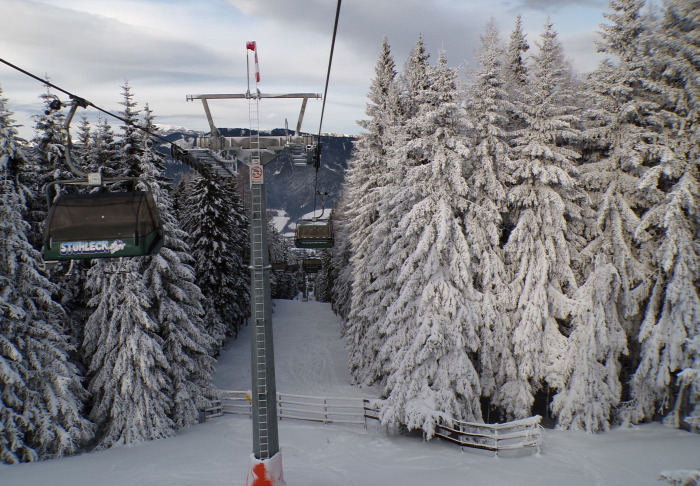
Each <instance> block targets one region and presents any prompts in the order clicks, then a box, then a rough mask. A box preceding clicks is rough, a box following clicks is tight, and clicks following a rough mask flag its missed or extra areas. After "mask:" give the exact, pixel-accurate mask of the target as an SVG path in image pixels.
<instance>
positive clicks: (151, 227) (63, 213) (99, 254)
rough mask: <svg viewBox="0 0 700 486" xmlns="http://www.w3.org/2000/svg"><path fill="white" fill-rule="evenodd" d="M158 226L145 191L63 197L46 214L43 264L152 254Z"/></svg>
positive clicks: (157, 245)
mask: <svg viewBox="0 0 700 486" xmlns="http://www.w3.org/2000/svg"><path fill="white" fill-rule="evenodd" d="M162 246H163V227H162V223H161V220H160V217H159V216H158V212H157V209H156V205H155V201H154V199H153V195H152V194H151V193H150V192H148V191H129V192H100V193H94V194H64V195H62V196H60V197H59V198H58V199H57V200H56V202H55V203H54V204H53V205H52V206H51V209H50V210H49V214H48V218H47V221H46V230H45V231H44V246H43V251H42V253H43V256H44V260H47V261H50V260H77V259H85V258H118V257H132V256H142V255H154V254H156V253H158V251H159V250H160V248H161V247H162Z"/></svg>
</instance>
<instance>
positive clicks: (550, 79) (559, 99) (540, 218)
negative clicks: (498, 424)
mask: <svg viewBox="0 0 700 486" xmlns="http://www.w3.org/2000/svg"><path fill="white" fill-rule="evenodd" d="M539 47H540V50H539V53H538V55H537V56H535V57H534V61H535V64H534V69H533V73H532V74H533V77H532V80H531V84H530V85H529V86H528V89H527V90H526V96H525V98H524V102H523V103H518V105H519V107H518V110H519V111H520V112H521V113H522V115H523V120H524V122H525V123H526V126H525V128H523V129H522V130H519V131H518V133H517V137H516V138H515V139H514V147H513V150H514V154H515V156H514V162H515V164H516V165H517V167H518V168H517V169H516V170H515V172H514V173H513V177H514V180H515V185H514V186H513V187H512V189H511V190H510V192H509V196H508V197H509V202H510V204H511V207H512V208H513V211H514V216H515V219H514V221H515V223H516V224H515V228H514V229H513V231H512V232H511V233H510V235H509V237H508V241H507V243H506V245H505V248H504V249H505V254H506V261H507V264H508V266H509V272H510V274H511V275H512V276H513V281H512V282H511V286H510V290H511V292H512V295H513V301H514V302H515V310H514V312H513V313H512V315H511V318H512V319H513V322H514V323H516V326H515V329H514V331H513V335H512V340H513V355H514V356H515V363H516V369H517V378H516V379H515V380H512V381H509V382H508V383H506V384H505V385H504V387H503V396H504V399H503V400H502V403H503V404H504V406H505V408H506V410H505V411H506V413H507V414H508V416H510V417H516V418H522V417H526V416H529V414H530V410H531V407H532V405H533V403H534V394H535V392H536V391H537V390H538V389H539V388H540V387H541V386H542V380H543V379H544V378H545V377H546V376H547V375H549V374H552V373H555V374H556V373H557V372H558V370H556V369H552V368H550V367H549V366H548V365H549V364H551V363H552V361H553V359H554V358H555V357H556V356H558V355H559V354H560V353H561V352H562V350H563V347H564V345H565V340H564V335H562V333H561V332H560V330H559V324H558V322H557V320H556V319H557V318H566V316H567V315H568V314H569V312H570V310H571V306H570V301H569V300H568V298H567V297H571V296H572V295H573V292H575V290H576V288H577V282H576V278H575V272H574V270H573V268H572V266H571V265H572V263H571V262H572V256H571V254H572V251H574V250H575V248H576V245H578V244H580V242H579V241H576V240H574V241H572V240H573V239H574V238H576V235H575V233H574V232H573V231H570V229H569V226H570V224H569V222H570V221H572V220H576V219H579V220H580V219H581V214H580V208H579V205H578V203H577V201H578V200H580V197H581V196H580V192H579V190H578V187H577V183H576V179H575V166H574V162H575V160H576V159H577V158H578V157H579V154H578V153H577V152H576V151H575V150H574V149H572V148H571V143H573V142H575V141H577V140H579V139H580V138H581V135H580V131H579V130H578V128H577V124H578V118H577V116H576V108H575V106H573V103H572V99H571V98H572V96H573V93H572V91H571V89H570V83H569V80H570V74H569V72H568V70H567V66H566V64H565V63H564V59H563V52H562V47H561V44H560V43H559V41H558V40H557V38H556V33H555V32H554V31H553V29H552V24H551V23H550V22H548V23H547V24H545V31H544V33H543V34H542V41H541V44H540V46H539ZM550 379H551V376H550ZM506 397H507V398H506Z"/></svg>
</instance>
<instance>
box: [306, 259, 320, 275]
mask: <svg viewBox="0 0 700 486" xmlns="http://www.w3.org/2000/svg"><path fill="white" fill-rule="evenodd" d="M301 268H302V269H303V270H304V272H306V273H318V271H319V270H321V259H320V258H304V259H303V260H302V262H301Z"/></svg>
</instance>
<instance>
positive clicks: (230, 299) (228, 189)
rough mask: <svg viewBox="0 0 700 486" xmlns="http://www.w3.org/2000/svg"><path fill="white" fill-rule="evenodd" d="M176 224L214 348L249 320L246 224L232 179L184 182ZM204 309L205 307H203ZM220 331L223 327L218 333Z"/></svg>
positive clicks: (201, 176) (205, 176) (201, 177)
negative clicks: (208, 311)
mask: <svg viewBox="0 0 700 486" xmlns="http://www.w3.org/2000/svg"><path fill="white" fill-rule="evenodd" d="M189 183H190V187H188V189H187V190H186V193H185V194H186V197H187V199H186V200H185V201H184V204H183V206H182V215H181V222H182V228H183V230H184V231H185V232H186V233H187V234H188V235H189V237H188V244H189V246H190V248H191V251H192V256H193V257H194V268H195V273H196V275H197V280H196V283H197V285H198V286H199V288H200V289H201V290H202V293H203V294H204V296H205V298H207V299H208V300H209V301H210V303H211V307H212V310H213V311H215V312H214V313H213V314H210V315H209V316H208V317H205V321H206V322H207V328H208V331H209V333H210V334H211V335H212V337H214V339H215V341H216V342H217V346H221V344H222V343H223V340H224V338H225V336H226V335H227V334H228V335H235V334H236V333H237V332H238V327H239V326H240V324H241V322H243V320H244V319H245V318H246V317H247V316H248V315H249V303H250V298H249V294H248V288H249V284H248V282H249V279H250V276H249V273H248V267H247V262H244V252H245V249H246V248H247V247H248V245H249V243H248V241H249V240H248V218H247V216H246V215H245V213H244V210H243V205H242V204H241V200H240V197H239V195H238V193H237V191H236V183H235V180H234V179H217V178H216V177H215V176H213V175H212V174H200V173H196V174H194V175H193V176H192V178H191V179H190V181H189ZM205 306H206V304H205ZM222 325H223V327H221V326H222Z"/></svg>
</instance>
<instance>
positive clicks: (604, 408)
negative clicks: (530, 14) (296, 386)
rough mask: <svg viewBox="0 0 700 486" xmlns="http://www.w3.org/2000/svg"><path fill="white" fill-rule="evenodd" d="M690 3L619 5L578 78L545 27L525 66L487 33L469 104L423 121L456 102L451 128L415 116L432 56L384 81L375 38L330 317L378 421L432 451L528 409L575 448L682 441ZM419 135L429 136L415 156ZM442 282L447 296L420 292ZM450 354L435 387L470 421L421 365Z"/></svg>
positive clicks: (689, 376) (516, 51) (693, 281)
mask: <svg viewBox="0 0 700 486" xmlns="http://www.w3.org/2000/svg"><path fill="white" fill-rule="evenodd" d="M691 4H692V2H684V1H668V2H666V3H665V4H664V7H663V9H662V11H661V12H658V13H657V14H654V13H653V11H652V10H649V9H648V8H647V6H646V5H645V2H643V1H641V0H634V1H633V0H629V1H627V0H620V1H618V0H613V1H612V2H611V3H610V9H609V12H608V13H606V18H607V19H608V20H609V21H610V24H607V25H604V26H603V27H602V29H603V30H602V32H601V38H600V41H599V48H600V50H601V52H603V53H604V54H605V55H606V56H607V58H606V59H605V60H604V61H603V62H601V64H600V66H599V67H598V68H597V69H596V70H595V71H594V72H592V73H590V74H589V75H587V76H585V77H576V76H575V75H574V74H573V73H572V72H571V70H570V68H569V66H568V63H567V61H566V53H565V52H564V50H563V47H562V45H561V44H560V43H559V41H558V40H557V33H556V31H555V30H554V26H553V25H552V24H551V23H550V22H548V23H546V24H545V26H544V28H543V33H542V35H541V38H540V40H539V41H537V42H536V44H537V53H536V54H533V55H532V56H530V57H525V54H526V52H527V51H528V49H529V44H528V41H527V39H526V38H525V36H524V34H523V32H522V27H521V23H520V18H518V19H517V20H516V25H515V28H514V30H513V32H512V34H511V36H510V42H509V43H508V44H506V43H505V42H503V41H501V40H500V36H499V34H498V32H497V30H496V28H495V26H494V25H493V24H490V25H488V26H487V27H486V30H485V33H484V34H483V35H482V37H481V44H480V47H479V50H478V52H477V55H476V59H477V63H478V64H477V65H476V66H473V67H470V69H469V73H468V76H467V79H466V80H465V81H464V83H463V85H464V89H463V90H462V91H461V92H460V94H459V95H456V98H453V97H450V96H444V97H443V98H441V101H440V103H439V105H440V107H441V108H443V109H445V108H446V107H447V106H449V104H450V100H451V99H456V100H457V102H456V105H457V106H461V107H462V108H463V113H462V118H463V121H461V122H459V123H457V122H455V121H454V120H455V118H454V117H450V116H448V115H447V113H445V112H442V113H439V112H438V110H437V109H433V111H432V112H431V113H430V116H428V117H426V115H425V113H426V112H425V110H426V108H422V109H421V108H420V106H421V103H426V105H425V106H429V103H430V102H429V101H428V97H429V95H428V94H427V93H430V92H437V91H439V90H440V86H442V85H443V84H442V83H444V78H441V76H440V74H439V73H440V64H441V62H442V57H440V59H439V60H438V63H437V64H436V66H434V67H433V66H429V65H428V63H427V59H428V55H427V54H426V53H425V52H424V51H423V50H422V38H419V42H418V44H417V46H416V47H414V50H413V51H412V54H411V56H410V57H409V59H408V61H407V63H406V67H405V69H404V73H403V74H402V75H401V76H397V75H396V72H395V70H394V62H393V58H392V56H391V52H390V49H389V45H388V41H387V40H386V39H385V40H384V44H383V46H382V48H381V53H380V57H379V60H378V62H377V68H376V69H375V77H374V79H373V81H372V84H371V88H370V92H369V94H368V103H367V110H366V113H367V115H368V117H369V118H368V119H367V120H365V121H363V122H362V123H363V126H364V127H365V128H366V129H367V132H366V133H363V134H362V135H361V136H360V138H359V140H358V143H357V145H356V148H355V151H354V153H353V158H352V159H351V161H350V163H349V167H348V172H347V177H346V181H345V186H344V194H343V195H342V197H341V200H340V201H341V206H340V211H338V212H337V214H336V216H335V217H336V227H337V229H338V232H337V235H338V242H337V244H336V248H335V250H334V251H335V253H336V256H335V257H334V260H333V261H334V262H339V263H341V264H343V265H346V266H347V269H343V270H340V271H338V272H336V274H335V278H336V280H335V282H334V284H333V285H334V286H333V289H334V294H333V296H332V301H333V302H334V308H335V309H336V312H338V314H339V315H340V316H341V317H343V319H344V320H345V322H346V327H345V330H344V332H345V334H346V337H347V339H348V346H349V350H350V368H351V371H352V372H353V376H354V377H355V380H356V381H357V382H358V383H364V384H371V383H378V384H380V385H381V386H383V387H384V390H385V391H384V394H385V401H384V403H383V406H382V416H383V417H384V420H385V423H387V424H390V423H394V422H400V423H401V424H402V425H404V426H407V427H409V428H416V429H423V431H424V432H425V433H426V435H427V436H430V435H431V431H432V427H434V425H435V423H436V421H439V420H444V416H446V415H449V416H452V417H474V418H475V419H476V420H487V419H490V420H493V419H494V418H496V419H497V420H498V419H511V418H519V417H526V416H529V415H531V414H533V413H540V414H543V415H546V416H547V417H549V418H551V420H552V421H553V423H554V424H555V425H556V426H558V427H561V428H572V429H582V430H586V431H588V432H595V431H599V430H607V429H609V428H610V427H611V426H612V425H614V424H621V423H636V422H641V421H648V420H657V419H659V418H661V417H666V423H668V424H669V425H672V426H676V427H678V426H685V427H687V428H695V429H697V425H698V420H699V419H698V413H699V412H700V406H699V405H698V399H699V398H700V396H699V395H698V390H699V384H698V371H697V366H698V365H697V363H698V345H697V343H698V331H699V330H700V328H699V326H700V314H699V313H698V302H699V300H698V277H699V276H700V273H699V272H698V249H699V248H700V243H699V241H698V234H699V226H698V224H699V222H700V218H698V211H697V208H698V207H699V203H700V191H699V186H698V151H697V147H698V144H697V137H698V130H699V129H698V122H697V120H698V109H699V108H700V105H698V102H697V101H698V96H697V93H698V92H700V91H699V90H698V85H697V76H696V74H697V59H698V51H697V45H698V44H697V32H698V28H699V27H700V24H699V23H698V20H699V18H698V15H697V12H698V9H697V6H696V8H693V7H692V6H691ZM691 11H692V12H693V13H691ZM671 46H673V47H671ZM674 51H675V52H676V53H678V52H680V53H682V55H674ZM443 55H444V54H441V56H443ZM691 66H692V67H691ZM693 70H694V71H693ZM452 96H455V95H452ZM584 100H585V102H584ZM377 107H381V108H382V109H377ZM394 107H396V108H394ZM435 121H438V122H439V125H438V127H439V128H438V129H431V128H430V127H431V123H435ZM431 130H435V133H436V135H438V136H437V137H436V138H435V139H433V140H432V141H431V142H430V143H422V142H421V137H425V136H426V135H428V134H430V133H431ZM458 147H460V148H459V149H458V150H455V148H458ZM421 160H423V161H424V162H421ZM440 160H445V161H446V162H444V164H446V165H445V167H447V166H449V164H454V166H455V167H458V169H457V170H456V171H455V172H454V173H452V174H451V175H449V176H447V179H442V178H441V177H443V176H442V175H441V173H440V172H438V171H436V170H435V169H433V167H435V164H438V163H440ZM416 168H417V169H418V170H417V169H416ZM426 187H431V188H433V187H440V188H445V189H446V190H447V195H448V196H449V198H448V199H446V200H447V201H449V203H450V204H451V206H450V207H451V208H452V209H451V210H450V212H449V213H448V212H443V213H439V214H438V213H436V212H435V211H438V209H439V207H440V204H441V203H440V202H439V201H440V199H434V200H432V201H431V202H430V203H428V204H427V205H425V207H424V206H423V204H425V203H423V202H422V201H424V197H425V194H426V193H425V191H426V189H425V188H426ZM447 188H449V189H447ZM375 194H376V195H375ZM460 201H462V202H460ZM446 214H451V215H452V216H451V218H454V219H452V220H451V219H446V218H445V215H446ZM448 221H454V222H452V223H448ZM436 224H439V225H440V226H438V227H437V228H435V226H434V225H436ZM450 225H456V226H450ZM450 227H452V228H454V229H453V230H452V231H456V232H454V233H452V234H451V236H450V238H449V240H450V243H449V245H448V246H447V247H446V248H444V249H442V250H440V245H441V241H442V240H441V238H440V234H441V233H440V232H442V231H446V230H447V229H448V228H450ZM431 228H435V230H434V232H433V233H432V234H430V236H425V234H426V232H430V229H431ZM421 235H423V236H421ZM421 238H422V239H421ZM412 240H413V241H415V242H417V243H409V242H410V241H412ZM418 242H419V243H418ZM426 251H437V252H438V253H437V255H436V257H435V258H428V257H427V255H428V253H426ZM453 251H456V254H455V257H450V256H449V255H450V252H453ZM457 256H458V258H457ZM445 258H448V260H447V261H448V262H450V263H449V264H447V265H445V266H444V268H443V269H442V270H439V269H440V268H441V266H440V261H441V259H445ZM455 258H456V259H455ZM336 264H337V263H336ZM433 272H436V273H435V274H433ZM412 279H413V280H412ZM421 279H425V280H421ZM458 279H462V282H463V284H462V285H461V286H459V287H455V293H454V294H453V295H452V297H449V298H448V297H447V296H446V295H447V294H443V295H442V297H438V294H436V293H435V291H434V290H433V289H436V288H440V287H436V286H443V288H446V287H444V286H446V285H454V284H453V282H456V281H458ZM348 289H351V291H350V292H348ZM456 289H459V290H456ZM428 296H430V298H432V299H433V300H434V301H437V302H439V304H438V305H439V309H433V311H432V312H435V311H436V310H437V311H438V312H437V314H432V315H434V316H437V315H439V314H440V312H446V314H445V315H446V317H447V320H446V321H445V322H446V323H447V322H449V326H451V327H452V328H453V329H455V330H456V329H460V330H459V331H449V332H448V330H447V329H448V328H445V329H443V330H441V331H439V332H436V331H437V329H439V327H437V324H436V323H437V322H439V321H430V319H427V318H426V314H425V313H424V310H422V309H423V307H422V306H423V305H424V304H423V302H426V300H425V299H426V298H427V297H428ZM428 300H429V299H428ZM454 302H458V304H457V307H456V308H452V307H451V305H452V303H454ZM415 319H419V320H421V322H423V325H429V326H430V328H431V329H433V332H436V334H431V333H428V334H425V333H423V332H422V331H421V332H419V331H417V329H419V328H416V327H414V326H415V325H416V324H414V320H415ZM430 322H433V323H432V324H429V323H430ZM460 326H461V327H460ZM426 329H427V328H426ZM451 333H454V334H451ZM455 343H459V346H461V352H462V353H464V354H463V358H461V363H463V365H462V366H458V365H453V366H451V367H450V368H451V371H452V374H451V376H450V380H453V381H454V382H455V383H461V384H462V387H463V388H461V391H460V393H459V394H458V395H457V396H459V397H460V399H461V400H466V399H467V398H468V397H470V396H473V395H474V394H480V395H481V396H480V397H477V398H480V399H481V400H482V402H481V403H482V405H485V406H486V408H484V409H483V410H481V411H479V408H478V407H475V406H474V405H473V404H468V403H467V402H464V401H463V402H461V403H460V405H459V410H454V407H455V403H456V402H453V401H450V400H446V398H447V397H449V396H450V395H449V394H447V392H446V390H445V388H444V382H443V381H442V379H441V377H440V375H439V374H437V375H436V374H433V373H431V372H429V371H427V370H425V369H424V367H425V364H426V361H425V360H426V358H427V357H428V356H435V357H438V356H440V354H439V353H441V352H444V350H446V349H447V347H449V346H451V345H454V344H455ZM407 349H410V351H409V352H407V353H406V351H405V350H407ZM404 353H406V355H404ZM404 356H405V357H404ZM444 359H447V358H443V359H438V360H437V362H436V364H435V365H434V366H436V367H434V368H432V369H433V371H435V372H436V371H437V370H439V367H440V363H441V362H442V361H443V360H444ZM475 376H478V380H475V378H474V377H475ZM466 383H469V384H470V385H469V386H468V387H464V384H466ZM399 396H400V397H401V398H399V399H397V397H399ZM433 396H439V397H440V398H441V399H440V400H436V399H431V398H430V397H433ZM416 397H420V398H422V399H423V402H422V403H421V406H424V407H426V408H425V410H430V413H429V414H428V413H421V412H418V411H417V410H418V408H416V406H415V405H413V404H414V403H415V402H413V400H414V399H415V398H416ZM426 404H429V405H426Z"/></svg>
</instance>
